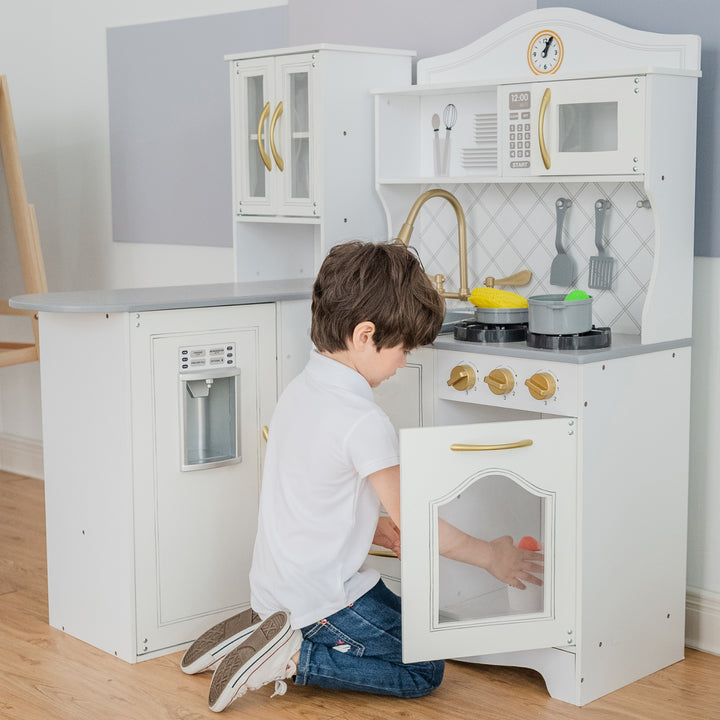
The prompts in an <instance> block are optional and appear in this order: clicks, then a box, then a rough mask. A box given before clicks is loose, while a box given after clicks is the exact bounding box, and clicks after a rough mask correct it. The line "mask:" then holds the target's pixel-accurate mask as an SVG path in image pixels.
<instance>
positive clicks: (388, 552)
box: [368, 550, 397, 558]
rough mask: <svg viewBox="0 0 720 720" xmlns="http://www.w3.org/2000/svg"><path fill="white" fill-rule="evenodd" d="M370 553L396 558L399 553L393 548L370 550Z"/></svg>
mask: <svg viewBox="0 0 720 720" xmlns="http://www.w3.org/2000/svg"><path fill="white" fill-rule="evenodd" d="M368 555H374V556H375V557H389V558H396V557H397V553H394V552H393V551H392V550H368Z"/></svg>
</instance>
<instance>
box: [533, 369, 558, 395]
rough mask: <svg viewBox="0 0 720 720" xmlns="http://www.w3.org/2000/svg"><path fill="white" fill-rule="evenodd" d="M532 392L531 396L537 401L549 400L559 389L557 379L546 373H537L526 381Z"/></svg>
mask: <svg viewBox="0 0 720 720" xmlns="http://www.w3.org/2000/svg"><path fill="white" fill-rule="evenodd" d="M525 384H526V385H527V386H528V390H530V394H531V395H532V396H533V397H534V398H535V399H536V400H549V399H550V398H551V397H552V396H553V395H554V394H555V390H556V389H557V385H556V384H555V378H554V377H553V376H552V375H551V374H550V373H546V372H539V373H535V374H534V375H533V376H532V377H531V378H529V379H527V380H526V381H525Z"/></svg>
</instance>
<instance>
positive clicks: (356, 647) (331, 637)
mask: <svg viewBox="0 0 720 720" xmlns="http://www.w3.org/2000/svg"><path fill="white" fill-rule="evenodd" d="M303 636H304V637H305V638H306V639H307V640H310V641H311V642H314V643H318V644H320V645H327V647H329V648H332V649H333V650H337V651H338V652H341V653H348V654H350V655H357V656H358V657H360V656H362V655H363V654H364V652H365V646H364V645H363V644H362V643H359V642H357V641H356V640H353V639H352V638H351V637H350V636H349V635H347V634H346V633H344V632H343V631H342V630H340V628H338V627H336V626H335V625H333V624H332V623H331V622H330V621H329V620H320V621H319V622H316V623H315V624H314V625H310V626H309V627H305V628H303Z"/></svg>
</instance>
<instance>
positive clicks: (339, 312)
mask: <svg viewBox="0 0 720 720" xmlns="http://www.w3.org/2000/svg"><path fill="white" fill-rule="evenodd" d="M444 316H445V301H444V300H443V298H442V297H441V296H440V295H439V294H438V292H437V290H435V288H434V287H433V286H432V284H431V282H430V280H429V279H428V277H427V275H426V274H425V271H424V269H423V266H422V264H421V263H420V260H419V259H418V258H417V257H416V256H415V255H414V254H413V252H412V251H410V250H409V249H408V248H407V247H405V246H404V245H394V244H390V243H377V244H376V243H368V242H359V241H354V242H348V243H343V244H342V245H336V246H335V247H333V248H332V249H331V250H330V252H329V253H328V255H327V257H326V258H325V260H324V262H323V264H322V266H321V268H320V272H319V273H318V276H317V278H316V280H315V284H314V285H313V293H312V329H311V331H310V337H311V339H312V341H313V343H314V344H315V347H316V348H317V349H318V350H320V351H321V352H338V351H341V350H346V349H347V343H348V340H349V339H350V338H351V337H352V334H353V330H354V329H355V327H356V326H357V325H358V324H359V323H361V322H363V321H366V320H368V321H370V322H372V323H373V324H374V325H375V333H374V334H373V341H374V343H375V345H376V347H377V349H378V350H380V349H381V348H387V347H395V346H396V345H403V347H404V348H405V349H406V350H412V349H413V348H416V347H420V346H421V345H427V344H428V343H431V342H432V341H433V340H434V339H435V338H436V336H437V334H438V333H439V332H440V327H441V325H442V322H443V318H444Z"/></svg>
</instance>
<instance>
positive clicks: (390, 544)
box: [373, 515, 400, 557]
mask: <svg viewBox="0 0 720 720" xmlns="http://www.w3.org/2000/svg"><path fill="white" fill-rule="evenodd" d="M373 544H375V545H380V547H384V548H387V549H388V550H392V551H393V552H394V553H395V554H396V555H397V556H398V557H400V529H399V528H398V526H397V525H396V524H395V523H394V522H393V521H392V519H391V518H389V517H387V516H386V515H381V516H380V518H379V519H378V524H377V529H376V530H375V537H374V538H373Z"/></svg>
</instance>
